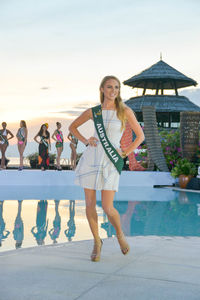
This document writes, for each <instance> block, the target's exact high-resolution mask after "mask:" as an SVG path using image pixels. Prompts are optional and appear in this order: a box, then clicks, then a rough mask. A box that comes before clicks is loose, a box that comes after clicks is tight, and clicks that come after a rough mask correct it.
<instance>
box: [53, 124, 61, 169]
mask: <svg viewBox="0 0 200 300" xmlns="http://www.w3.org/2000/svg"><path fill="white" fill-rule="evenodd" d="M56 126H57V129H56V130H55V131H54V133H53V134H52V137H51V138H52V139H53V140H54V141H55V142H56V150H57V157H56V164H57V170H58V171H62V168H61V166H60V157H61V154H62V152H63V142H64V138H63V133H62V131H61V130H60V128H61V126H62V125H61V123H60V122H56Z"/></svg>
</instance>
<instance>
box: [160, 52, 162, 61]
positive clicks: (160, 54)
mask: <svg viewBox="0 0 200 300" xmlns="http://www.w3.org/2000/svg"><path fill="white" fill-rule="evenodd" d="M160 60H162V52H160Z"/></svg>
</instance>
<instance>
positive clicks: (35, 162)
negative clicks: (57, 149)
mask: <svg viewBox="0 0 200 300" xmlns="http://www.w3.org/2000/svg"><path fill="white" fill-rule="evenodd" d="M38 156H39V153H38V152H34V153H31V154H29V155H28V156H27V159H28V160H29V163H30V166H31V167H32V168H36V167H37V165H38ZM55 159H56V154H53V153H49V163H50V164H53V163H54V161H55Z"/></svg>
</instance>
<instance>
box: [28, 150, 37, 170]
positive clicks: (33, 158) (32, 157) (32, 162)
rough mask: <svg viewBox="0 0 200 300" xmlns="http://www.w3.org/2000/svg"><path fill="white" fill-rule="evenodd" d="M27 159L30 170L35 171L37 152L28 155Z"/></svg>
mask: <svg viewBox="0 0 200 300" xmlns="http://www.w3.org/2000/svg"><path fill="white" fill-rule="evenodd" d="M27 159H28V160H29V163H30V166H31V168H32V169H36V168H37V165H38V152H35V153H32V154H29V155H28V156H27Z"/></svg>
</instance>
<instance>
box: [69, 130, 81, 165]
mask: <svg viewBox="0 0 200 300" xmlns="http://www.w3.org/2000/svg"><path fill="white" fill-rule="evenodd" d="M67 138H68V139H69V140H70V148H71V167H72V170H75V168H76V158H77V153H76V148H77V145H78V139H77V138H76V137H75V136H74V135H73V134H72V133H71V132H70V133H69V134H68V136H67Z"/></svg>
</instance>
